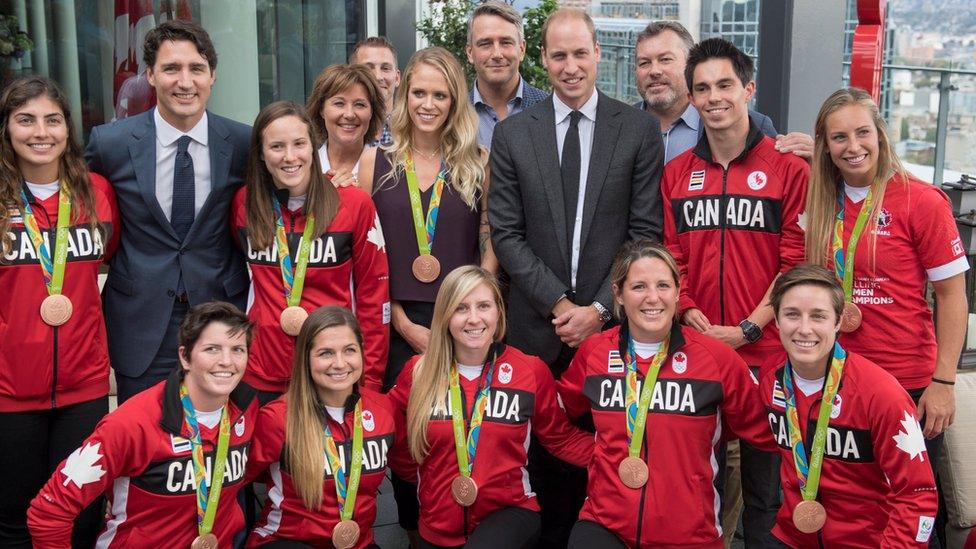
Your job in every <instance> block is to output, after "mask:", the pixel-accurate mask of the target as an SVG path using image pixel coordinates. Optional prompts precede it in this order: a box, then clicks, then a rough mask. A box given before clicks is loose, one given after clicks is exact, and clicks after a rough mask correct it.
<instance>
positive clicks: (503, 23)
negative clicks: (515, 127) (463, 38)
mask: <svg viewBox="0 0 976 549" xmlns="http://www.w3.org/2000/svg"><path fill="white" fill-rule="evenodd" d="M465 51H466V52H467V54H468V61H469V62H470V63H471V64H472V65H474V70H475V73H476V75H477V76H476V77H475V81H474V83H473V84H472V85H471V103H472V104H473V105H474V110H475V112H477V113H478V144H479V145H481V146H483V147H485V148H491V135H492V132H493V131H494V130H495V124H497V123H498V122H500V121H502V120H505V119H506V118H508V117H509V116H512V115H513V114H518V113H520V112H522V111H523V110H524V109H526V108H528V107H531V106H532V105H535V104H536V103H538V102H539V101H542V100H543V99H545V98H546V96H547V95H548V94H547V93H546V92H544V91H542V90H540V89H539V88H536V87H533V86H532V85H531V84H529V83H528V82H526V81H525V79H523V78H522V75H520V74H519V64H520V63H521V62H522V58H523V57H525V34H524V31H523V30H522V16H521V15H519V12H518V11H516V10H515V8H513V7H512V6H510V5H508V4H506V3H504V2H499V1H497V0H490V1H488V2H485V3H484V4H481V5H479V6H478V7H476V8H475V9H474V12H473V13H472V14H471V17H470V18H469V19H468V45H467V47H466V48H465Z"/></svg>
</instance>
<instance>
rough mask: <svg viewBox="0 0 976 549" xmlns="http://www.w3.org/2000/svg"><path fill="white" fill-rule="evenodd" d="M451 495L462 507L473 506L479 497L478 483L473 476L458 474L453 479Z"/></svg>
mask: <svg viewBox="0 0 976 549" xmlns="http://www.w3.org/2000/svg"><path fill="white" fill-rule="evenodd" d="M451 495H452V496H454V501H456V502H457V504H458V505H460V506H461V507H471V505H472V504H473V503H474V500H475V499H477V498H478V485H477V484H475V482H474V479H472V478H471V477H464V476H460V475H458V476H457V477H455V478H454V480H453V481H451Z"/></svg>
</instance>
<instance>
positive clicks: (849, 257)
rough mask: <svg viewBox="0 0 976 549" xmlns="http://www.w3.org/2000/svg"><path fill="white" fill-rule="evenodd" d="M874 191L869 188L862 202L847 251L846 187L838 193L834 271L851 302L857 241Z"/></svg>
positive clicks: (865, 223) (868, 213)
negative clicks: (845, 236)
mask: <svg viewBox="0 0 976 549" xmlns="http://www.w3.org/2000/svg"><path fill="white" fill-rule="evenodd" d="M872 193H873V191H872V190H871V189H869V190H868V195H867V196H866V197H865V198H864V201H863V202H862V203H861V211H860V212H858V214H857V219H856V220H855V221H854V228H853V229H852V230H851V238H850V240H848V241H847V251H844V210H845V209H846V207H845V203H844V195H845V193H844V189H841V190H840V192H839V193H837V216H836V218H835V220H834V238H833V249H834V273H835V274H836V275H837V278H839V279H840V280H841V281H842V283H843V286H844V298H845V299H846V300H847V301H848V302H850V301H851V295H852V293H853V289H854V253H855V252H856V251H857V242H858V240H860V239H861V233H862V232H864V226H865V225H867V222H868V216H869V215H871V203H872V201H873V197H872Z"/></svg>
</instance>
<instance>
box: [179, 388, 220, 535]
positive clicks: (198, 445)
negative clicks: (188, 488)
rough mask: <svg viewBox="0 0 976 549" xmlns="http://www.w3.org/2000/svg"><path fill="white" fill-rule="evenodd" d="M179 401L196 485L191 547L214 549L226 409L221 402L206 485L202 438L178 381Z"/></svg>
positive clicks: (183, 389)
mask: <svg viewBox="0 0 976 549" xmlns="http://www.w3.org/2000/svg"><path fill="white" fill-rule="evenodd" d="M180 402H181V403H182V404H183V419H184V421H185V422H186V426H187V428H188V429H189V431H190V436H189V440H190V445H191V446H192V448H193V450H192V452H191V456H192V460H193V482H194V484H195V485H196V487H197V533H198V534H199V535H198V536H197V537H196V539H194V540H193V544H192V545H191V547H192V549H216V547H217V536H215V535H214V534H213V523H214V517H216V516H217V505H218V504H219V502H220V490H221V488H223V485H224V468H225V466H226V464H227V450H228V447H229V446H230V409H229V408H228V406H227V405H226V404H225V405H224V409H223V411H222V412H221V414H220V432H219V434H218V435H217V448H216V451H215V452H214V456H213V460H214V461H213V472H212V474H211V475H210V485H209V486H208V485H207V462H206V459H205V458H204V455H203V440H202V438H201V437H200V425H199V423H197V414H196V411H195V410H194V409H193V402H192V401H190V395H189V394H188V393H187V392H186V385H185V384H183V383H181V384H180Z"/></svg>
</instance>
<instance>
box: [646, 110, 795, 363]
mask: <svg viewBox="0 0 976 549" xmlns="http://www.w3.org/2000/svg"><path fill="white" fill-rule="evenodd" d="M775 143H776V142H775V140H773V139H772V138H770V137H767V136H764V135H763V134H762V132H760V131H759V128H758V127H756V126H755V125H754V124H751V122H750V128H749V137H748V140H747V142H746V149H745V151H743V152H742V154H741V155H739V157H738V158H736V159H735V160H733V161H732V162H731V163H729V168H728V170H726V169H724V168H723V167H722V165H721V164H718V163H716V162H713V161H712V153H711V150H710V149H709V146H708V139H707V138H706V137H705V133H704V132H702V136H701V139H700V140H699V141H698V145H696V146H695V147H694V148H693V149H690V150H688V151H685V152H684V153H683V154H681V155H679V156H677V157H675V158H674V159H673V160H672V161H671V162H668V164H667V165H666V166H665V167H664V176H663V177H662V178H661V195H662V197H663V201H664V243H665V245H666V246H667V247H668V249H669V250H671V253H672V254H673V255H674V258H675V259H676V260H677V262H678V266H679V268H680V270H681V301H680V302H679V305H678V309H679V312H680V313H681V314H684V311H685V310H687V309H690V308H695V307H697V308H698V309H701V311H702V312H703V313H705V316H707V317H708V320H709V321H710V322H711V323H712V324H719V325H722V326H735V325H737V324H738V323H739V322H741V321H742V320H744V319H745V318H746V317H748V316H749V314H750V313H752V311H753V310H754V309H755V308H756V306H758V305H759V302H760V301H761V300H762V298H763V296H764V295H765V294H766V290H767V289H768V288H769V285H770V284H771V283H772V281H773V279H774V278H775V277H776V275H778V274H779V273H780V272H783V271H786V270H787V269H789V268H790V267H792V266H794V265H796V264H798V263H801V262H802V261H803V258H804V252H803V250H804V245H803V230H802V229H801V228H800V225H799V224H798V223H797V221H798V218H799V215H800V212H802V211H803V209H804V203H805V200H806V188H807V179H808V177H809V172H810V168H809V166H807V163H806V162H805V161H803V159H801V158H800V157H798V156H796V155H794V154H791V153H787V154H784V153H780V152H778V151H777V150H776V149H775ZM763 332H764V333H763V336H762V338H761V339H760V340H759V341H757V342H755V343H753V344H750V345H744V346H742V347H740V348H739V349H738V353H739V355H741V356H742V358H743V359H744V360H745V361H746V363H747V364H749V365H752V366H758V365H759V364H762V361H763V359H764V358H765V357H766V356H767V355H768V353H769V352H770V351H774V350H777V349H780V343H779V335H778V334H777V333H776V327H775V325H773V323H770V324H768V325H767V326H766V327H765V328H764V330H763Z"/></svg>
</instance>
